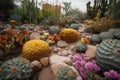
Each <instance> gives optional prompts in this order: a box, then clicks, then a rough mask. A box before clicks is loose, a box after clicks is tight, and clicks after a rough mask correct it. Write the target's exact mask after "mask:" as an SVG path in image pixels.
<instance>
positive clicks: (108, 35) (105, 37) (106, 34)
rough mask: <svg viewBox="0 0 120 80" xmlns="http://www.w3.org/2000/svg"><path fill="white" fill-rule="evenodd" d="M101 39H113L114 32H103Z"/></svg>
mask: <svg viewBox="0 0 120 80" xmlns="http://www.w3.org/2000/svg"><path fill="white" fill-rule="evenodd" d="M99 36H100V38H101V40H105V39H113V34H112V33H110V32H102V33H100V34H99Z"/></svg>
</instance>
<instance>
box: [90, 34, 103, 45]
mask: <svg viewBox="0 0 120 80" xmlns="http://www.w3.org/2000/svg"><path fill="white" fill-rule="evenodd" d="M90 40H91V42H93V43H100V42H101V38H100V36H99V35H96V34H94V35H92V36H91V38H90Z"/></svg>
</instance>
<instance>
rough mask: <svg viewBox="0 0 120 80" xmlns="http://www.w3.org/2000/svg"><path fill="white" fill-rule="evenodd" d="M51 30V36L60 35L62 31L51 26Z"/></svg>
mask: <svg viewBox="0 0 120 80" xmlns="http://www.w3.org/2000/svg"><path fill="white" fill-rule="evenodd" d="M49 30H50V33H51V34H58V33H59V32H60V29H59V27H58V26H51V27H50V28H49Z"/></svg>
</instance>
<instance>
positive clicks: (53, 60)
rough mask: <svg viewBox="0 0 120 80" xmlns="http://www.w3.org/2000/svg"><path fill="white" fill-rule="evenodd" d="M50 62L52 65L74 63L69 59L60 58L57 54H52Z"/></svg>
mask: <svg viewBox="0 0 120 80" xmlns="http://www.w3.org/2000/svg"><path fill="white" fill-rule="evenodd" d="M49 61H50V64H55V63H59V62H64V63H67V64H71V63H72V60H71V59H70V58H69V57H63V56H59V55H56V54H52V55H51V57H50V60H49Z"/></svg>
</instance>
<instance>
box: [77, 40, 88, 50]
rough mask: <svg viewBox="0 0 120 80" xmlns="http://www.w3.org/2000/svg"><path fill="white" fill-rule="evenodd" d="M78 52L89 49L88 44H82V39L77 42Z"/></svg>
mask: <svg viewBox="0 0 120 80" xmlns="http://www.w3.org/2000/svg"><path fill="white" fill-rule="evenodd" d="M76 47H77V51H78V52H85V51H86V50H87V44H82V43H81V42H80V41H78V42H77V44H76Z"/></svg>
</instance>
